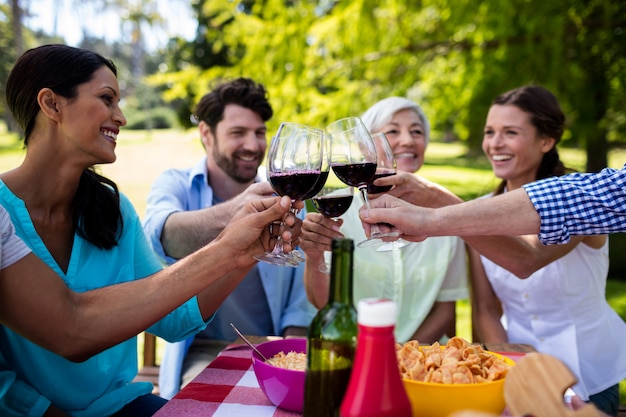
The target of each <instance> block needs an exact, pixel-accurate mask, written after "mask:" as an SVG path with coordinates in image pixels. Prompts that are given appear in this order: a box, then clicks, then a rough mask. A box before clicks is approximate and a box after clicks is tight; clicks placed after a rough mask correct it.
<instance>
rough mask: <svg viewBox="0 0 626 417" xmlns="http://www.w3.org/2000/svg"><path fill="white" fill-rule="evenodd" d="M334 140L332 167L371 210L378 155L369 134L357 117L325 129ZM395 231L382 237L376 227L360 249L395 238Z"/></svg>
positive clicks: (337, 122)
mask: <svg viewBox="0 0 626 417" xmlns="http://www.w3.org/2000/svg"><path fill="white" fill-rule="evenodd" d="M326 131H327V133H328V134H329V135H330V137H331V142H332V150H331V167H332V169H333V172H334V173H335V175H336V176H337V178H339V179H340V180H341V181H342V182H343V183H345V184H347V185H350V186H353V187H357V188H358V189H359V191H360V192H361V196H362V197H363V201H364V203H365V206H366V207H369V206H370V203H369V198H368V194H367V187H368V184H369V183H371V182H372V178H373V177H374V175H375V174H376V167H377V161H378V156H377V151H376V145H375V143H374V140H373V139H372V137H371V135H370V133H369V131H368V130H367V128H366V127H365V125H364V124H363V122H362V121H361V119H359V118H358V117H347V118H345V119H340V120H337V121H335V122H333V123H331V124H330V125H328V127H327V128H326ZM397 236H399V234H398V233H397V232H395V231H390V232H388V233H382V232H381V231H380V229H378V227H377V226H376V225H372V227H371V235H370V237H369V238H368V239H366V240H364V241H362V242H359V244H358V245H357V246H359V247H364V246H369V245H371V244H373V243H378V242H379V239H381V238H383V237H388V238H393V237H397Z"/></svg>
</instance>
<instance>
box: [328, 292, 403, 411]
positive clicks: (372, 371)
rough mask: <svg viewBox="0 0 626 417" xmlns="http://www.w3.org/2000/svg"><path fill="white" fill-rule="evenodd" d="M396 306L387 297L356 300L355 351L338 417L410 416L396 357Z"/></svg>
mask: <svg viewBox="0 0 626 417" xmlns="http://www.w3.org/2000/svg"><path fill="white" fill-rule="evenodd" d="M397 310H398V307H397V305H396V303H395V302H393V301H391V300H387V299H382V298H366V299H363V300H361V301H359V304H358V307H357V322H358V326H359V332H358V337H357V344H356V353H355V358H354V365H353V367H352V375H351V376H350V382H349V383H348V389H347V391H346V394H345V396H344V398H343V402H342V403H341V408H340V415H341V417H411V403H410V402H409V398H408V397H407V395H406V391H405V390H404V385H403V383H402V378H401V377H400V370H399V369H398V360H397V358H396V347H395V337H394V334H393V330H394V327H395V324H396V316H397Z"/></svg>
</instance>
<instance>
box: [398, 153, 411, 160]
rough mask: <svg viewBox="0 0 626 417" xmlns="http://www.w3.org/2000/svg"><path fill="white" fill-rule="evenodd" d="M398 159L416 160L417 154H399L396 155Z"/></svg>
mask: <svg viewBox="0 0 626 417" xmlns="http://www.w3.org/2000/svg"><path fill="white" fill-rule="evenodd" d="M398 158H415V154H414V153H409V152H405V153H399V154H396V159H398Z"/></svg>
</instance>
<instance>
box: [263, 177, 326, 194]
mask: <svg viewBox="0 0 626 417" xmlns="http://www.w3.org/2000/svg"><path fill="white" fill-rule="evenodd" d="M320 175H321V173H320V171H316V170H313V171H289V172H281V173H270V175H269V180H270V183H271V184H272V188H274V191H276V193H277V194H279V195H286V196H289V197H290V198H291V199H292V200H302V199H303V197H304V196H305V195H307V194H308V193H309V191H310V190H311V189H312V188H313V186H314V185H315V184H316V183H317V181H318V180H319V178H320Z"/></svg>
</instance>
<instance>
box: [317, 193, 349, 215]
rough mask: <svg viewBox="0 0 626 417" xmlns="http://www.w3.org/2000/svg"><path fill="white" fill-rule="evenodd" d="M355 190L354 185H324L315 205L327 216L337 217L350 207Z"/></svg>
mask: <svg viewBox="0 0 626 417" xmlns="http://www.w3.org/2000/svg"><path fill="white" fill-rule="evenodd" d="M353 196H354V191H353V188H352V187H343V188H334V187H324V188H322V189H321V190H320V192H319V193H317V195H316V196H315V197H313V199H312V201H313V206H314V207H315V208H316V209H317V211H318V212H320V213H322V214H323V215H324V216H326V217H330V218H332V219H336V218H337V217H339V216H341V215H342V214H344V213H345V212H346V211H348V209H349V208H350V205H351V204H352V199H353Z"/></svg>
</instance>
